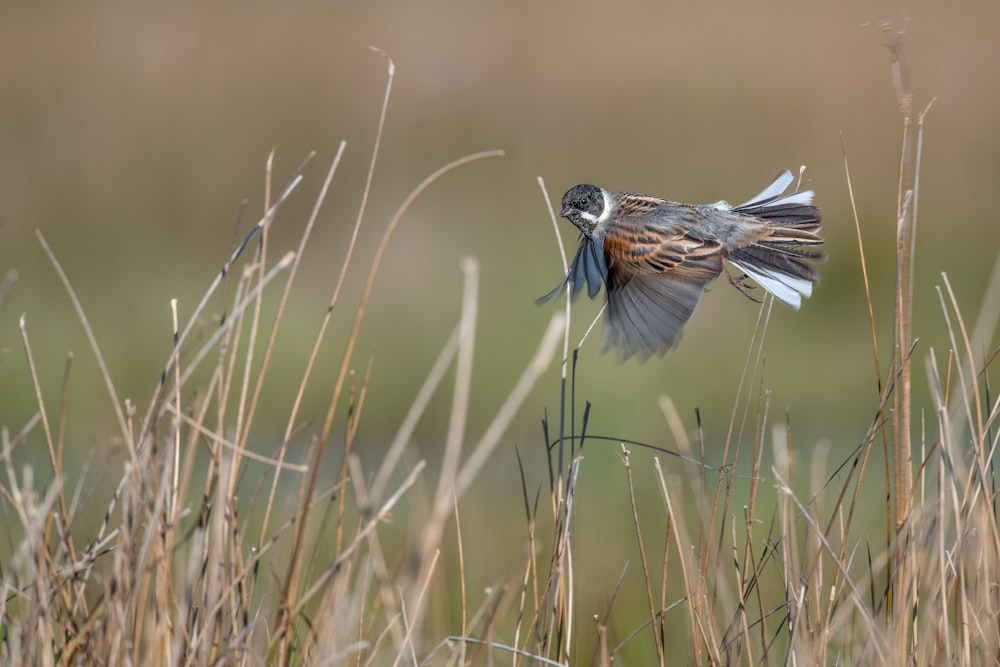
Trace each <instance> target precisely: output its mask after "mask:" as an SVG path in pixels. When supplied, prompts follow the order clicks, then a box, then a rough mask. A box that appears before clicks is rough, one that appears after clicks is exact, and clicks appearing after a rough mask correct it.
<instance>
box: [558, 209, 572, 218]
mask: <svg viewBox="0 0 1000 667" xmlns="http://www.w3.org/2000/svg"><path fill="white" fill-rule="evenodd" d="M569 214H570V207H569V206H563V207H562V211H561V212H560V213H559V217H561V218H568V217H569Z"/></svg>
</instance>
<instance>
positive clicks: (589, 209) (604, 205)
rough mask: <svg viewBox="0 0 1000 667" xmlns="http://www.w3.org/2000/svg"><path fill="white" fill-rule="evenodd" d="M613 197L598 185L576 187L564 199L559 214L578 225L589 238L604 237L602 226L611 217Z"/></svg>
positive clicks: (568, 191)
mask: <svg viewBox="0 0 1000 667" xmlns="http://www.w3.org/2000/svg"><path fill="white" fill-rule="evenodd" d="M611 209H612V202H611V195H610V194H609V193H608V192H607V190H605V189H604V188H599V187H597V186H596V185H586V184H582V185H574V186H573V187H571V188H570V189H569V190H567V191H566V194H564V195H563V198H562V212H561V213H560V214H559V215H561V216H562V217H564V218H566V219H567V220H569V221H570V222H572V223H573V224H574V225H576V226H577V227H578V228H579V230H580V231H581V232H583V233H584V234H585V235H586V236H587V237H588V238H591V239H595V240H596V239H597V237H599V236H602V234H601V232H602V229H603V227H602V225H603V224H604V223H605V222H607V220H608V218H610V217H611Z"/></svg>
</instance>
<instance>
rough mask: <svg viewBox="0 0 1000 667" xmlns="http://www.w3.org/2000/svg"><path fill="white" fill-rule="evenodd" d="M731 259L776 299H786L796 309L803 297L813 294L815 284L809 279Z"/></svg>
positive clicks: (800, 304)
mask: <svg viewBox="0 0 1000 667" xmlns="http://www.w3.org/2000/svg"><path fill="white" fill-rule="evenodd" d="M729 261H730V262H731V263H732V264H733V266H735V267H737V268H738V269H739V270H740V271H742V272H743V273H745V274H747V275H748V276H750V277H751V278H753V279H754V280H755V281H757V284H758V285H760V286H761V287H763V288H764V289H766V290H767V291H768V292H770V293H771V294H773V295H774V297H775V298H776V299H780V300H782V301H784V302H785V303H787V304H788V305H789V306H791V307H792V308H794V309H795V310H798V309H799V307H801V306H802V297H810V296H812V289H813V286H812V283H811V282H809V281H808V280H805V279H803V278H796V277H794V276H790V275H788V274H787V273H779V272H777V271H772V270H770V269H765V268H761V267H759V266H752V265H750V264H747V263H746V262H741V261H738V260H733V259H732V258H730V260H729Z"/></svg>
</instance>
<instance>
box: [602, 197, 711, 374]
mask: <svg viewBox="0 0 1000 667" xmlns="http://www.w3.org/2000/svg"><path fill="white" fill-rule="evenodd" d="M678 209H679V207H678ZM677 212H678V213H682V211H680V210H678V211H677ZM683 213H684V214H685V215H686V214H687V212H686V211H683ZM686 229H690V227H688V225H687V224H686V223H685V224H664V219H662V218H661V219H659V220H657V219H655V218H653V219H651V218H648V217H646V216H643V217H642V218H630V219H622V220H620V221H619V224H616V225H615V226H614V227H613V228H611V229H609V230H608V233H607V236H606V237H605V239H604V252H605V261H606V263H607V266H608V281H607V282H608V326H607V328H606V329H605V336H604V347H605V349H608V348H612V347H617V348H619V349H620V350H621V351H622V356H623V358H625V359H627V358H628V357H631V356H632V355H635V354H638V355H640V356H641V357H642V358H646V357H649V356H650V355H653V354H662V353H664V352H666V351H667V350H668V349H670V348H671V347H673V346H674V345H675V344H676V343H677V341H678V340H679V339H680V334H681V329H683V328H684V324H685V323H686V322H687V321H688V320H689V319H690V318H691V315H692V314H693V313H694V310H695V308H696V307H697V305H698V301H699V300H700V299H701V295H702V293H703V292H704V291H705V285H707V284H708V283H709V282H711V281H712V280H714V279H715V278H716V277H717V276H718V275H719V274H720V273H721V272H722V258H723V254H724V249H723V248H722V246H721V245H720V244H719V243H718V242H716V241H713V240H710V239H699V238H695V237H693V236H691V235H690V234H688V233H686V231H684V230H686Z"/></svg>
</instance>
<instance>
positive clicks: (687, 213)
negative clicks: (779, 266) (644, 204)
mask: <svg viewBox="0 0 1000 667" xmlns="http://www.w3.org/2000/svg"><path fill="white" fill-rule="evenodd" d="M703 218H704V214H703V213H702V212H701V211H700V210H699V209H697V208H695V207H690V206H684V205H679V204H678V205H674V204H665V205H663V206H660V207H658V208H657V209H653V210H651V211H648V212H645V213H643V214H641V215H629V216H622V217H619V218H618V219H617V220H616V221H615V222H614V224H611V225H609V226H608V228H607V230H606V233H605V237H604V254H605V261H606V263H607V265H608V267H609V268H614V273H617V274H625V275H626V276H627V275H630V274H640V275H643V274H655V273H668V274H670V275H671V276H672V277H675V278H681V279H688V280H693V281H703V280H704V281H707V280H711V279H713V278H715V277H716V276H718V275H719V273H720V272H721V271H722V262H721V257H722V256H723V254H724V253H725V250H724V249H723V247H722V244H721V243H719V241H718V240H716V239H713V238H706V237H705V236H704V235H702V234H698V228H699V226H700V225H702V224H704V219H703ZM622 277H625V276H622ZM612 284H614V281H612Z"/></svg>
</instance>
